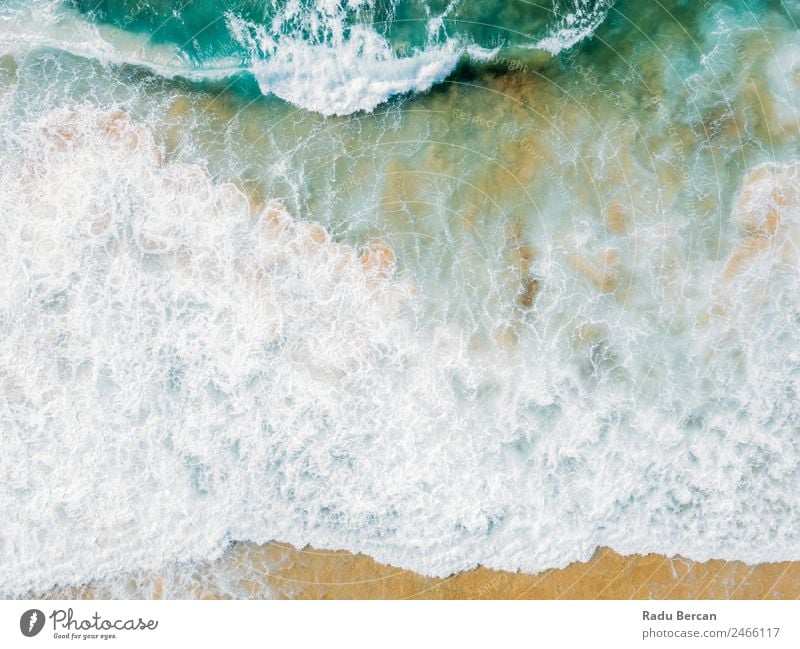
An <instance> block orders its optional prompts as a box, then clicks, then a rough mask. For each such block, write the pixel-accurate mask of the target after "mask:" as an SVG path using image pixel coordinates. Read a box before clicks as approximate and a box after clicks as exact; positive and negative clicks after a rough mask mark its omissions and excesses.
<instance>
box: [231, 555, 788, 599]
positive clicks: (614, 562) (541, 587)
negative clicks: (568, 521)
mask: <svg viewBox="0 0 800 649" xmlns="http://www.w3.org/2000/svg"><path fill="white" fill-rule="evenodd" d="M239 552H243V553H244V554H249V555H256V556H257V555H263V556H264V560H265V562H268V563H274V564H275V566H276V567H275V568H273V569H272V571H271V572H269V573H265V574H264V575H263V578H264V579H265V580H266V581H267V582H268V583H269V584H270V587H271V588H272V589H273V590H274V592H275V594H276V595H277V596H278V597H289V598H300V599H399V598H408V599H796V598H798V597H800V562H783V563H771V564H760V565H756V566H749V565H747V564H745V563H742V562H738V561H736V562H727V561H708V562H705V563H697V562H692V561H687V560H685V559H682V558H680V557H677V558H672V559H670V558H668V557H665V556H663V555H657V554H649V555H646V556H639V555H634V556H628V557H623V556H621V555H619V554H617V553H616V552H614V551H613V550H610V549H608V548H600V549H598V551H597V552H596V553H595V555H594V557H592V559H591V560H589V561H587V562H586V563H574V564H572V565H570V566H568V567H566V568H563V569H559V570H548V571H546V572H543V573H540V574H538V575H527V574H519V573H510V572H503V571H496V570H489V569H487V568H483V567H479V568H477V569H476V570H472V571H469V572H462V573H458V574H455V575H452V576H451V577H448V578H446V579H431V578H426V577H422V576H420V575H418V574H416V573H413V572H409V571H406V570H399V569H397V568H393V567H391V566H387V565H382V564H379V563H377V562H376V561H374V560H373V559H371V558H370V557H367V556H364V555H353V554H350V553H348V552H325V551H319V550H313V549H305V550H297V549H295V548H292V547H291V546H288V545H284V544H280V543H273V544H269V545H265V546H260V547H253V546H250V547H243V548H241V549H240V550H239ZM253 558H255V556H253Z"/></svg>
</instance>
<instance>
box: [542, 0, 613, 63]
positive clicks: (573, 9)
mask: <svg viewBox="0 0 800 649" xmlns="http://www.w3.org/2000/svg"><path fill="white" fill-rule="evenodd" d="M613 4H614V0H599V1H598V0H556V2H554V3H553V10H554V13H555V14H556V15H557V16H558V20H557V24H556V25H555V26H554V27H553V28H552V30H551V32H550V33H549V34H548V35H547V36H545V37H544V38H541V39H539V40H538V41H536V42H535V43H532V44H531V45H528V46H527V47H530V48H532V49H541V50H545V51H546V52H549V53H550V54H558V53H559V52H562V51H564V50H567V49H569V48H570V47H572V46H574V45H577V44H578V43H580V42H581V41H582V40H584V39H586V38H588V37H590V36H592V34H594V32H595V30H596V29H597V28H598V27H599V26H600V25H601V24H602V23H603V21H604V20H605V19H606V15H607V14H608V10H609V8H610V7H611V5H613Z"/></svg>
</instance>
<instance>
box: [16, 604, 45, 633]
mask: <svg viewBox="0 0 800 649" xmlns="http://www.w3.org/2000/svg"><path fill="white" fill-rule="evenodd" d="M43 628H44V613H42V612H41V611H40V610H39V609H38V608H32V609H30V610H29V611H25V612H24V613H23V614H22V616H21V617H20V618H19V630H20V631H22V635H24V636H26V637H28V638H32V637H33V636H35V635H36V634H37V633H39V631H41V630H42V629H43Z"/></svg>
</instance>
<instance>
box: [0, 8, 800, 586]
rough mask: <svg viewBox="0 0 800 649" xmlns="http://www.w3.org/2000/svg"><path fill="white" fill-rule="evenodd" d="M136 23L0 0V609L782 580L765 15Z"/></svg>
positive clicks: (237, 13) (781, 209)
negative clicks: (306, 556)
mask: <svg viewBox="0 0 800 649" xmlns="http://www.w3.org/2000/svg"><path fill="white" fill-rule="evenodd" d="M175 6H176V5H175V4H174V3H169V4H168V3H160V2H135V3H134V2H100V3H95V2H92V3H90V2H86V3H84V2H70V3H64V2H52V1H48V2H44V1H40V2H34V3H30V2H24V3H23V2H12V1H9V0H4V1H2V2H0V112H2V122H1V123H2V127H0V158H2V162H3V164H2V167H0V214H2V218H1V219H0V258H1V259H2V264H3V266H2V271H3V272H2V273H0V277H2V278H4V279H2V282H3V284H2V292H0V295H2V302H0V331H2V334H3V335H2V338H0V387H1V389H2V397H3V398H2V400H0V435H2V437H1V438H0V439H2V446H3V451H4V452H3V453H2V454H0V467H2V471H3V473H4V475H7V476H9V477H8V479H7V480H6V481H5V482H4V483H3V485H2V486H0V511H2V512H4V514H5V515H6V516H5V518H6V520H12V521H17V523H16V524H15V525H12V526H8V527H6V528H4V529H3V530H1V531H0V575H4V576H5V577H4V581H0V594H3V595H5V596H17V595H19V594H22V593H25V592H28V591H30V590H31V589H33V590H34V591H37V592H42V591H44V590H47V589H49V588H52V587H53V586H55V585H61V586H63V585H74V584H82V583H86V582H88V581H95V582H98V583H100V584H101V585H102V588H104V589H105V590H104V591H103V592H107V593H108V594H110V595H116V596H120V595H128V596H132V595H133V596H141V595H143V594H146V593H147V592H152V588H151V587H152V585H153V583H154V582H153V580H154V579H155V578H154V577H153V575H155V574H159V575H161V576H162V577H164V578H165V579H166V582H165V583H167V584H168V586H167V587H166V593H165V594H166V595H171V596H181V595H182V594H184V595H185V594H187V593H196V590H193V586H192V583H193V582H192V580H193V579H194V578H195V577H194V576H193V575H194V573H193V572H192V571H193V570H194V569H195V567H196V566H198V565H203V566H206V567H205V568H204V571H205V572H204V574H205V575H206V576H205V577H204V579H206V580H207V582H206V583H207V585H208V584H211V585H214V584H216V585H214V586H213V588H214V589H215V592H217V591H222V592H227V593H229V594H234V595H237V594H238V595H241V594H243V593H244V592H245V591H242V590H241V589H240V587H239V586H237V585H236V584H237V583H238V582H237V579H240V578H241V579H244V578H246V577H247V576H248V575H249V574H250V573H249V572H248V567H247V566H240V565H238V564H236V565H228V564H226V563H225V558H226V557H227V556H228V555H227V554H226V552H227V551H229V548H230V547H231V543H233V542H235V541H252V542H254V543H264V542H267V541H269V540H271V539H277V540H280V541H284V542H288V543H292V544H294V545H295V546H297V547H303V546H305V545H307V544H311V545H312V546H314V547H319V548H331V549H335V548H344V549H348V550H351V551H362V552H366V553H368V554H370V555H371V556H374V557H375V558H377V559H378V560H380V561H383V562H386V563H390V564H392V565H396V566H400V567H404V568H409V569H413V570H416V571H419V572H422V573H425V574H430V575H446V574H449V573H451V572H454V571H458V570H464V569H468V568H471V567H473V566H474V565H476V564H478V563H480V564H483V565H487V566H490V567H496V568H503V569H507V570H524V571H529V572H536V571H539V570H544V569H547V568H551V567H555V566H563V565H566V564H567V563H570V562H572V561H576V560H585V559H587V558H588V557H590V556H591V555H592V553H593V552H594V549H595V548H596V547H597V546H601V545H602V546H610V547H612V548H614V549H615V550H617V551H619V552H622V553H645V552H651V551H653V552H661V553H664V554H668V555H672V554H681V555H682V556H687V557H689V558H691V559H697V560H703V559H708V558H723V559H732V560H733V559H735V560H744V561H748V562H762V561H779V560H788V559H798V558H800V556H798V555H799V554H800V552H799V551H798V548H800V539H798V532H797V530H798V529H800V525H798V523H800V509H798V506H797V501H796V498H795V497H794V496H793V494H795V493H796V492H797V489H798V488H800V468H799V467H800V463H799V462H800V440H798V436H797V431H798V421H800V411H798V406H797V403H796V399H795V396H796V395H797V394H798V393H799V392H800V383H798V381H800V378H799V377H800V372H798V368H800V359H798V357H797V354H796V350H795V344H794V341H796V340H797V336H798V334H800V331H798V318H797V314H798V313H800V300H799V299H798V291H797V283H798V273H797V269H798V265H797V262H798V259H797V256H798V255H797V250H798V249H800V248H798V245H800V222H799V219H800V166H798V142H799V141H800V140H799V139H798V135H799V134H800V119H798V111H797V107H798V106H799V105H800V83H799V82H798V79H800V45H798V41H797V25H798V22H797V21H798V20H800V6H799V5H798V4H797V3H789V2H778V1H772V2H769V1H764V2H748V3H741V2H732V1H731V2H726V1H723V0H718V1H711V0H709V1H708V2H680V1H678V0H673V1H670V2H662V3H660V4H656V3H642V2H616V3H613V4H612V3H604V2H584V1H582V0H558V1H556V2H546V3H537V4H531V3H524V2H504V3H487V2H482V3H468V2H457V1H455V2H451V3H445V2H442V3H432V2H427V3H426V2H421V1H420V2H395V3H379V2H368V1H362V2H354V1H351V2H330V1H328V2H325V1H322V0H320V1H318V2H313V3H312V2H293V3H267V2H225V3H223V2H195V3H187V4H186V5H185V6H184V7H183V8H181V9H179V10H177V11H176V9H175ZM64 458H67V461H65V459H64ZM31 512H35V514H31ZM64 537H68V538H70V539H73V543H72V544H71V547H70V548H64V546H63V543H62V542H61V539H63V538H64ZM42 557H49V560H48V561H42ZM220 558H221V559H220ZM217 559H220V561H221V563H220V562H217V563H213V562H214V561H215V560H217ZM209 562H212V563H209ZM187 566H189V567H188V568H187ZM209 566H211V567H209ZM131 574H135V575H137V577H136V579H137V580H138V581H137V583H139V584H140V586H141V589H140V590H137V588H139V587H138V586H137V587H132V586H131V585H130V582H129V581H127V577H128V576H129V575H131ZM8 575H10V576H8ZM167 577H168V578H167ZM215 580H216V581H215ZM209 587H211V586H209ZM247 592H250V591H247Z"/></svg>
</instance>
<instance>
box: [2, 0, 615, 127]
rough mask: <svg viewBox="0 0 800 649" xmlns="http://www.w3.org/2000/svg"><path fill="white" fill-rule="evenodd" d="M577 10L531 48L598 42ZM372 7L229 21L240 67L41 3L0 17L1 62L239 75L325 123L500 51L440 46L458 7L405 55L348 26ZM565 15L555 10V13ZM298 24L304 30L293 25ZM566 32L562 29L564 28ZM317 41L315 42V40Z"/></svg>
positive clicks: (326, 6)
mask: <svg viewBox="0 0 800 649" xmlns="http://www.w3.org/2000/svg"><path fill="white" fill-rule="evenodd" d="M574 2H575V7H573V8H572V9H571V10H570V11H571V13H569V12H568V13H566V14H565V17H562V18H560V19H559V20H560V23H559V26H558V27H557V28H555V29H554V31H553V32H552V33H551V34H550V35H548V36H547V37H545V38H544V39H541V40H539V41H537V42H535V43H533V44H531V45H530V46H529V47H532V48H539V49H545V50H547V51H549V52H551V53H553V54H557V53H558V52H560V51H561V50H563V49H566V48H568V47H571V46H572V45H574V44H575V43H577V42H579V41H580V40H582V39H584V38H586V37H587V36H589V35H591V34H592V33H593V31H594V29H595V28H596V27H597V26H598V25H599V24H600V23H601V22H602V20H603V18H604V17H605V13H606V11H607V8H606V6H605V4H604V3H600V5H599V6H598V7H594V6H591V8H590V3H587V1H586V0H574ZM363 4H368V3H367V2H366V0H365V1H364V2H357V3H347V5H345V6H338V5H337V4H336V3H333V4H332V3H330V2H322V1H321V2H319V3H318V4H317V5H316V7H315V8H313V9H308V10H307V11H308V13H307V14H303V15H298V11H299V9H298V8H297V7H296V6H295V5H293V4H292V3H289V4H288V5H287V6H286V7H285V8H284V9H283V13H281V14H278V15H277V16H276V17H275V18H274V20H273V21H272V24H271V25H270V26H265V25H262V24H253V23H250V22H248V21H246V20H243V19H242V18H240V17H238V16H236V15H234V14H228V15H227V16H226V17H225V19H226V23H227V25H228V28H229V30H230V32H231V34H232V35H233V36H234V37H235V38H236V39H237V40H238V41H239V43H240V44H241V45H242V46H243V47H244V48H245V49H246V50H247V51H249V53H250V57H251V62H249V63H248V62H244V61H239V60H236V59H235V58H231V57H229V58H225V59H216V60H214V61H213V62H207V63H205V64H200V63H198V62H194V61H191V60H189V59H188V58H187V56H186V55H185V54H184V53H183V52H182V51H181V50H180V48H179V47H177V46H176V45H169V44H159V43H154V42H153V41H152V40H151V39H150V38H149V37H148V35H147V34H146V33H141V34H138V33H135V32H130V31H126V30H123V29H118V28H115V27H112V26H108V25H96V24H92V23H89V22H87V21H86V20H84V19H83V18H82V17H81V16H80V15H79V14H77V13H76V12H73V11H70V10H68V9H67V8H65V6H64V4H63V3H62V2H60V0H40V1H39V2H32V3H22V4H19V5H13V6H12V7H11V8H9V7H5V8H4V9H3V13H2V14H0V52H3V53H12V54H15V55H25V54H27V53H30V52H33V51H35V50H40V49H53V50H58V51H62V52H67V53H70V54H72V55H75V56H80V57H84V58H92V59H96V60H98V61H100V62H102V63H106V64H114V65H121V64H129V65H136V66H140V67H143V68H147V69H149V70H152V71H153V72H155V73H156V74H159V75H161V76H164V77H167V78H173V77H182V78H186V79H191V80H194V81H209V80H220V79H225V78H228V77H232V76H234V75H237V74H242V73H251V74H253V75H254V77H255V78H256V80H257V81H258V84H259V86H260V88H261V90H262V91H263V92H264V93H265V94H274V95H275V96H278V97H280V98H282V99H284V100H286V101H288V102H291V103H292V104H294V105H296V106H299V107H301V108H304V109H306V110H312V111H316V112H318V113H321V114H323V115H347V114H351V113H355V112H358V111H372V110H373V109H374V108H375V107H376V106H378V105H380V104H382V103H384V102H386V101H387V100H388V99H390V98H391V97H393V96H395V95H400V94H404V93H409V92H414V93H420V92H425V91H427V90H429V89H430V88H431V87H433V86H434V85H435V84H437V83H440V82H441V81H443V80H444V79H446V78H447V76H448V75H449V74H450V73H451V72H452V71H453V69H454V68H455V67H456V65H457V63H458V61H459V60H460V59H461V58H462V57H469V58H471V59H472V60H474V61H485V60H487V59H490V58H492V57H493V56H494V55H495V54H496V53H497V51H498V49H499V48H492V49H489V48H484V47H481V46H479V45H476V44H475V43H472V42H469V41H465V40H463V39H460V38H458V37H452V38H445V39H444V40H442V39H441V38H439V36H438V35H439V33H440V32H442V31H443V29H444V28H443V19H444V17H445V16H446V15H447V14H448V13H449V12H450V11H451V10H452V8H453V7H454V6H455V3H451V5H450V6H448V8H447V9H446V11H445V12H444V13H443V14H441V15H439V16H434V17H431V18H430V20H429V21H428V28H429V29H428V31H429V34H430V36H431V39H430V40H429V42H428V43H427V44H426V45H425V46H424V47H417V48H409V49H407V50H406V51H403V52H397V51H395V49H394V48H393V47H392V45H391V44H390V43H389V42H388V41H387V40H386V38H384V37H383V36H382V35H381V34H379V33H378V32H377V31H375V30H374V29H373V28H372V27H370V26H367V25H359V24H354V25H350V24H349V23H348V21H349V20H350V19H351V17H352V13H353V12H354V11H356V10H357V9H358V8H359V7H360V6H361V5H363ZM562 10H563V11H567V10H566V9H564V8H563V7H561V5H560V4H558V3H556V10H555V13H556V14H557V15H560V13H561V12H562ZM294 23H298V26H297V27H296V29H289V28H287V27H286V25H289V24H294ZM561 23H563V24H561ZM309 31H311V32H312V33H315V34H316V35H317V37H315V38H310V37H309V36H308V32H309Z"/></svg>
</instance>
